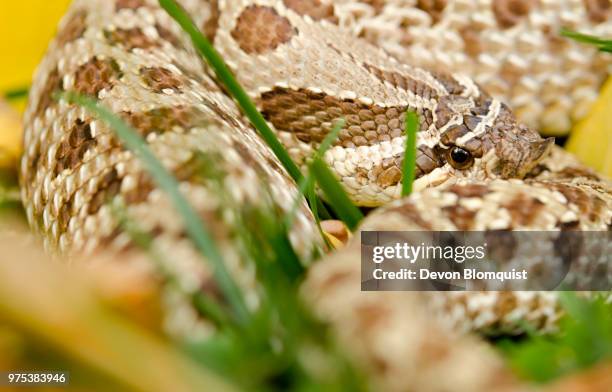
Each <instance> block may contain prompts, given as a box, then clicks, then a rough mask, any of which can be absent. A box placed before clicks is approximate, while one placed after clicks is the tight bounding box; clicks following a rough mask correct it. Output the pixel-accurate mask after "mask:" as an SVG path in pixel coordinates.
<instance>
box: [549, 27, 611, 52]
mask: <svg viewBox="0 0 612 392" xmlns="http://www.w3.org/2000/svg"><path fill="white" fill-rule="evenodd" d="M561 35H562V36H564V37H567V38H571V39H573V40H574V41H577V42H582V43H585V44H589V45H595V46H597V47H598V48H599V50H601V51H602V52H611V51H612V39H604V38H600V37H596V36H594V35H588V34H582V33H578V32H576V31H571V30H567V29H561Z"/></svg>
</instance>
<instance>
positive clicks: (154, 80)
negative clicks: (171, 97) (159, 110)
mask: <svg viewBox="0 0 612 392" xmlns="http://www.w3.org/2000/svg"><path fill="white" fill-rule="evenodd" d="M140 76H141V77H142V79H143V81H144V82H145V84H146V85H147V86H149V87H150V88H151V89H152V90H153V91H154V92H156V93H158V94H161V93H165V92H168V91H169V90H171V91H174V92H175V93H180V92H181V88H182V87H183V85H184V81H183V79H182V78H181V77H180V76H179V75H176V74H174V73H173V72H172V71H170V70H169V69H167V68H163V67H143V68H141V69H140Z"/></svg>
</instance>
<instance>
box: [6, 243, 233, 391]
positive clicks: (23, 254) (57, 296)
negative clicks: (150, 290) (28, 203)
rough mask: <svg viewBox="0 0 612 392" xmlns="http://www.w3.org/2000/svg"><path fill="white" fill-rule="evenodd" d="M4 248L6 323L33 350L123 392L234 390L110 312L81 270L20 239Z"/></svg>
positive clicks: (156, 338) (181, 354) (204, 369)
mask: <svg viewBox="0 0 612 392" xmlns="http://www.w3.org/2000/svg"><path fill="white" fill-rule="evenodd" d="M4 233H6V232H5V231H4ZM34 248H35V247H34ZM0 250H1V251H2V260H0V324H2V323H8V325H9V326H14V327H15V328H16V329H17V330H19V331H23V332H25V333H27V335H28V336H29V337H30V339H32V342H33V344H36V343H39V342H42V343H44V346H43V347H46V349H47V350H49V353H50V354H51V353H53V352H58V353H60V354H62V355H64V356H67V357H68V358H70V359H71V360H73V361H74V362H75V363H77V364H79V363H82V364H86V365H88V366H90V367H91V369H92V370H93V371H95V372H96V373H97V374H99V375H103V376H105V378H106V379H108V380H109V381H112V382H116V383H119V384H120V385H122V386H123V387H124V388H125V389H122V390H130V391H151V392H157V391H159V392H162V391H234V390H235V389H234V387H233V386H232V385H230V384H227V383H226V382H224V381H223V380H221V379H220V378H219V377H218V376H216V375H214V374H212V372H211V371H209V370H208V369H206V368H204V367H202V366H199V365H198V364H197V363H195V362H192V361H191V360H189V358H188V357H187V356H185V355H184V354H183V353H181V352H180V351H178V350H176V349H174V348H173V347H172V346H171V345H170V344H168V341H167V340H166V339H160V338H158V337H156V336H154V335H153V334H152V333H151V332H149V331H147V330H145V329H143V328H141V327H138V326H137V325H136V324H134V323H131V322H129V321H128V320H127V319H125V318H122V317H119V316H118V315H117V314H116V313H115V312H113V311H111V309H110V307H109V306H105V305H104V304H103V303H102V302H101V301H100V300H99V299H98V298H97V296H96V295H95V293H94V292H93V290H92V289H91V286H90V284H89V283H88V279H84V276H87V275H86V274H85V273H81V274H78V273H77V272H78V271H79V269H78V267H77V266H74V267H75V268H71V269H67V268H65V267H64V266H63V265H61V264H58V263H53V262H51V261H52V260H48V259H46V258H45V256H44V255H43V254H42V252H38V251H37V250H36V249H33V247H32V245H31V240H29V239H26V238H25V237H20V236H17V235H6V234H3V235H0ZM16 260H19V261H20V262H15V261H16ZM88 267H89V266H88ZM88 271H89V270H88ZM81 272H82V271H81ZM34 342H36V343H34ZM56 370H59V369H56ZM72 376H73V377H75V379H77V378H79V376H80V375H78V374H73V375H72ZM95 382H100V379H98V378H96V381H95ZM0 389H1V388H0ZM101 389H102V388H101ZM107 390H113V389H107Z"/></svg>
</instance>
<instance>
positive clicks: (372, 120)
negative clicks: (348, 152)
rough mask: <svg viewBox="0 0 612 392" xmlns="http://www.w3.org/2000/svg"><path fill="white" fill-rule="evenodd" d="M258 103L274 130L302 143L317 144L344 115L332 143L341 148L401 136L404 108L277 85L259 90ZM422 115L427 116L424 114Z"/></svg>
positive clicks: (376, 142) (367, 144) (375, 142)
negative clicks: (340, 128)
mask: <svg viewBox="0 0 612 392" xmlns="http://www.w3.org/2000/svg"><path fill="white" fill-rule="evenodd" d="M258 104H259V106H260V108H261V111H262V113H263V115H264V117H265V118H266V119H267V120H268V121H270V122H271V123H272V124H273V125H274V126H275V127H276V129H278V130H279V131H285V132H290V133H293V134H295V136H296V137H297V138H298V139H299V140H301V141H303V142H305V143H310V142H315V143H320V142H321V141H323V139H324V138H325V136H326V135H327V134H328V133H329V132H330V131H331V130H332V128H333V124H334V123H335V122H336V121H337V120H338V119H340V118H344V120H345V125H344V128H343V129H342V130H341V131H340V133H339V135H338V140H336V142H335V145H342V146H344V147H358V146H370V145H376V144H378V143H380V142H382V141H390V140H391V139H392V138H395V137H399V136H402V135H403V132H404V131H403V129H404V118H405V112H406V109H407V107H387V108H385V107H382V106H378V105H367V104H365V103H362V102H359V101H356V100H353V99H339V98H336V97H333V96H330V95H327V94H325V93H319V92H312V91H309V90H306V89H299V90H292V89H287V88H280V87H275V88H274V89H273V90H271V91H268V92H265V93H263V94H262V95H261V98H260V99H259V101H258ZM423 116H424V117H425V118H426V117H427V115H426V114H425V113H424V114H423ZM424 123H425V124H426V121H425V122H424Z"/></svg>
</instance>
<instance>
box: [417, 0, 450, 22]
mask: <svg viewBox="0 0 612 392" xmlns="http://www.w3.org/2000/svg"><path fill="white" fill-rule="evenodd" d="M446 3H447V1H446V0H418V1H417V8H419V9H421V10H423V11H425V12H427V13H428V14H429V16H430V17H431V20H432V24H436V23H438V22H439V21H440V19H441V18H442V13H443V12H444V9H445V8H446Z"/></svg>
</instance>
